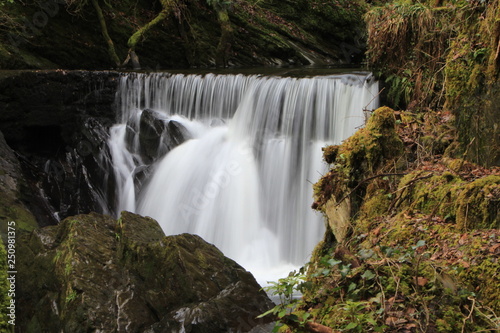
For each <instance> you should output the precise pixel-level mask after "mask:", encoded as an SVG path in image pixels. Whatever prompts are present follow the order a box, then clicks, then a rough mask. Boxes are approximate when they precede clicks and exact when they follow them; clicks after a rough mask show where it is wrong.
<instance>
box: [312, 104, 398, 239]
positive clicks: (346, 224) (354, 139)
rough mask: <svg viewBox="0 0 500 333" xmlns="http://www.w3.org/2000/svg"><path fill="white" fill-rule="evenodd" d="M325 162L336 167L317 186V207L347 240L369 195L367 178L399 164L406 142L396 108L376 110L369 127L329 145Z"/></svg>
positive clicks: (331, 225)
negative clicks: (356, 215)
mask: <svg viewBox="0 0 500 333" xmlns="http://www.w3.org/2000/svg"><path fill="white" fill-rule="evenodd" d="M323 153H324V159H325V161H327V162H329V163H330V164H332V169H331V170H330V171H329V172H328V173H327V174H326V175H325V176H324V177H323V178H322V179H320V180H319V181H318V183H317V184H315V185H314V193H315V203H314V204H313V208H315V209H317V210H320V211H323V212H324V213H325V214H326V216H327V220H328V225H329V227H330V229H331V230H332V232H333V233H334V235H335V237H336V238H337V240H339V241H343V240H344V239H345V238H346V236H347V235H348V232H349V229H350V219H351V217H352V216H353V213H354V212H356V211H357V210H358V209H359V206H360V203H361V200H363V198H364V196H365V194H367V186H368V184H369V183H367V182H366V183H365V182H364V179H366V178H370V177H371V176H373V175H374V172H375V171H376V170H382V171H384V170H385V169H387V168H394V166H396V167H397V166H398V164H399V159H400V158H401V157H402V156H403V155H404V145H403V142H402V141H401V139H400V138H399V136H398V133H397V131H396V117H395V115H394V110H392V109H390V108H388V107H381V108H379V109H377V110H375V111H374V112H373V113H372V115H371V116H370V118H369V119H368V121H367V123H366V126H365V127H364V128H362V129H360V130H358V131H357V132H356V133H355V134H354V135H353V136H351V137H350V138H348V139H347V140H345V141H344V143H343V144H342V145H339V146H330V147H326V148H324V150H323Z"/></svg>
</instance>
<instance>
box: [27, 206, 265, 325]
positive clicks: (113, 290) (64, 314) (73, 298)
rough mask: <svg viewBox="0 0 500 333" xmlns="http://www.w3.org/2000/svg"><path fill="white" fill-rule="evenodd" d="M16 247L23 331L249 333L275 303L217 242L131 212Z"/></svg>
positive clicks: (79, 222) (64, 225)
mask: <svg viewBox="0 0 500 333" xmlns="http://www.w3.org/2000/svg"><path fill="white" fill-rule="evenodd" d="M18 244H19V250H18V256H19V260H18V261H19V263H20V264H19V267H18V279H17V281H18V284H19V293H18V294H17V300H18V314H19V318H18V323H19V324H18V325H19V326H20V327H19V329H20V331H23V332H61V331H64V332H95V331H101V332H204V333H210V332H214V333H215V332H248V331H250V330H251V329H252V328H253V327H254V326H256V325H258V324H262V322H258V320H256V319H255V317H256V316H257V315H259V314H260V313H263V312H265V311H266V310H268V309H270V308H271V307H272V306H273V304H272V302H271V301H270V300H269V298H268V297H267V295H266V294H265V293H264V292H263V291H262V290H261V289H260V286H259V285H258V284H257V282H256V281H255V279H254V278H253V276H252V275H251V274H250V273H249V272H247V271H245V270H244V269H243V268H242V267H241V266H239V265H238V264H236V263H235V262H234V261H232V260H231V259H229V258H227V257H225V256H224V255H223V254H222V253H221V252H220V251H219V250H218V249H217V248H216V247H215V246H213V245H211V244H208V243H206V242H205V241H204V240H203V239H201V238H200V237H198V236H195V235H190V234H182V235H177V236H168V237H165V235H164V234H163V232H162V230H161V228H160V226H159V224H158V223H157V222H156V221H155V220H153V219H151V218H147V217H142V216H139V215H136V214H132V213H128V212H123V213H122V215H121V217H120V218H119V219H118V220H114V219H112V218H111V217H109V216H105V215H100V214H96V213H92V214H89V215H79V216H75V217H70V218H67V219H65V220H64V221H62V222H61V223H60V225H58V226H50V227H46V228H43V229H37V230H36V231H34V232H32V233H31V234H26V235H23V236H22V237H20V239H19V241H18ZM35 276H36V278H34V277H35Z"/></svg>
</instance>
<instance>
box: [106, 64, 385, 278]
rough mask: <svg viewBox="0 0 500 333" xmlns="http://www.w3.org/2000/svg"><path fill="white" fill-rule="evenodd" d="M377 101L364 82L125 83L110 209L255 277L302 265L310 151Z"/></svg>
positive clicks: (317, 160) (316, 232) (317, 152)
mask: <svg viewBox="0 0 500 333" xmlns="http://www.w3.org/2000/svg"><path fill="white" fill-rule="evenodd" d="M377 93H378V84H377V82H375V81H374V80H372V78H371V75H370V74H345V75H333V76H316V77H311V78H290V77H265V76H257V75H253V76H245V75H214V74H209V75H205V76H201V75H181V74H178V75H169V74H160V73H154V74H137V73H135V74H127V75H124V76H123V77H122V78H121V82H120V87H119V90H118V92H117V104H118V106H119V108H118V110H119V114H118V115H117V119H118V123H117V124H116V125H115V126H113V127H112V128H111V133H110V134H111V135H110V137H111V138H110V140H109V143H108V145H109V147H110V151H111V156H112V160H113V161H112V164H113V168H114V170H113V172H114V174H115V178H116V187H117V189H116V211H117V212H120V211H122V210H129V211H132V212H137V213H139V214H142V215H147V216H151V217H153V218H155V219H156V220H158V222H159V223H160V225H161V226H162V228H163V229H164V231H165V233H166V234H178V233H182V232H189V233H195V234H198V235H200V236H202V237H203V238H205V239H206V240H207V241H209V242H212V243H214V244H215V245H216V246H217V247H219V248H220V249H221V250H222V251H223V252H224V254H225V255H227V256H229V257H231V258H232V259H234V260H236V261H237V262H238V263H240V264H241V265H243V266H244V267H245V268H247V269H249V270H250V271H252V272H253V273H254V274H257V275H259V274H260V273H259V271H264V272H266V273H264V274H268V275H269V274H270V270H272V269H273V268H276V267H280V266H282V265H287V264H290V265H295V266H296V265H301V264H303V263H305V262H306V260H307V258H308V256H309V255H310V253H311V251H312V249H313V247H314V246H315V245H316V244H317V243H318V241H319V240H320V239H321V237H322V235H323V233H324V222H323V221H322V216H321V215H320V214H319V213H317V212H314V211H313V210H312V209H311V208H310V205H311V203H312V183H314V182H316V181H317V180H318V179H319V177H320V176H321V175H322V174H324V173H325V172H326V171H327V166H326V165H325V164H324V162H322V159H321V155H322V151H321V148H322V147H324V146H326V145H328V144H337V143H340V142H341V141H342V140H343V139H345V138H347V137H348V136H350V135H351V134H353V133H354V131H355V130H356V128H357V127H361V126H362V125H363V124H364V122H365V117H366V110H372V109H375V108H376V106H377V104H378V99H377V97H376V96H377ZM151 151H153V153H151Z"/></svg>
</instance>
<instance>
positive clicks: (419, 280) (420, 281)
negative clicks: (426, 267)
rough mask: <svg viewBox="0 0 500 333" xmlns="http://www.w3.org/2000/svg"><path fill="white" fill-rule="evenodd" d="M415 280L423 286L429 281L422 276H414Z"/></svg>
mask: <svg viewBox="0 0 500 333" xmlns="http://www.w3.org/2000/svg"><path fill="white" fill-rule="evenodd" d="M415 282H416V284H417V285H419V286H421V287H423V286H425V285H426V284H427V282H429V279H426V278H424V277H422V276H419V277H417V278H416V281H415Z"/></svg>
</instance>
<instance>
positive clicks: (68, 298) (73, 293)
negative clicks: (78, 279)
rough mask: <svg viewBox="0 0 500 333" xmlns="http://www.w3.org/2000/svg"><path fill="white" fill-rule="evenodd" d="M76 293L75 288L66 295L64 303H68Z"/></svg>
mask: <svg viewBox="0 0 500 333" xmlns="http://www.w3.org/2000/svg"><path fill="white" fill-rule="evenodd" d="M77 296H78V293H77V292H76V291H75V290H72V291H71V292H70V293H69V294H68V296H66V303H70V302H72V301H74V300H75V299H76V297H77Z"/></svg>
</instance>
